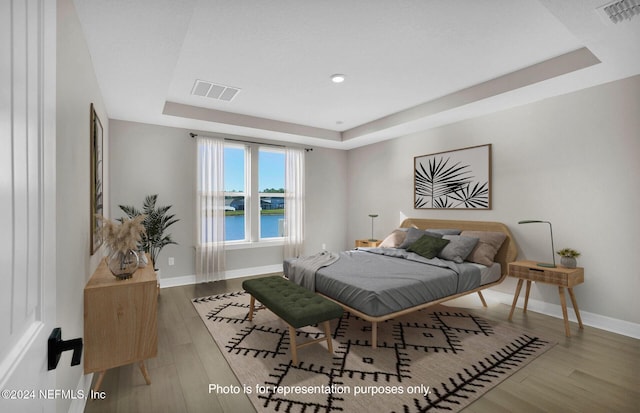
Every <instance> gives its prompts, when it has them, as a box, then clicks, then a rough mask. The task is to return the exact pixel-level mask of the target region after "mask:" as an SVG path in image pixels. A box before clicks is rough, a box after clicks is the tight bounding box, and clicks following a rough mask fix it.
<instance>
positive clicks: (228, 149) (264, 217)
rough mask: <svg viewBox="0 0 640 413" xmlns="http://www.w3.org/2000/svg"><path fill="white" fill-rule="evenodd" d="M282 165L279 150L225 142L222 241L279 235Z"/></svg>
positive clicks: (280, 230) (282, 160) (282, 154)
mask: <svg viewBox="0 0 640 413" xmlns="http://www.w3.org/2000/svg"><path fill="white" fill-rule="evenodd" d="M284 165H285V154H284V150H282V149H279V148H272V147H265V146H259V145H257V144H247V145H238V144H227V143H225V149H224V192H225V237H224V239H225V241H228V242H234V241H236V242H242V241H245V242H256V241H260V240H269V239H270V240H274V239H278V238H282V236H283V229H284V208H285V203H284V195H285V194H284V186H285V185H284V172H285V171H284Z"/></svg>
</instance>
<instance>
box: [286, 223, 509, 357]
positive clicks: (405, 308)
mask: <svg viewBox="0 0 640 413" xmlns="http://www.w3.org/2000/svg"><path fill="white" fill-rule="evenodd" d="M438 239H440V241H438ZM443 239H446V240H447V241H442V240H443ZM473 240H477V241H475V242H474V241H473ZM463 243H466V245H465V246H464V247H463V248H462V247H461V245H462V244H463ZM470 243H472V244H473V245H471V247H470ZM432 244H437V246H435V247H434V246H433V245H432ZM442 244H445V246H444V247H441V245H442ZM433 248H435V250H438V253H437V255H435V256H434V255H433V253H434V251H435V250H434V249H433ZM460 248H462V250H464V251H462V252H461V250H460ZM492 248H493V249H492ZM425 251H426V253H425ZM452 251H453V252H452ZM456 254H457V255H456ZM516 255H517V248H516V245H515V242H514V240H513V237H512V235H511V232H510V231H509V229H508V228H507V226H506V225H504V224H502V223H499V222H486V221H458V220H434V219H421V218H408V219H406V220H404V221H403V222H402V224H401V225H400V227H399V228H398V229H396V230H394V231H393V232H392V233H391V234H389V236H388V237H386V238H385V240H384V242H383V244H382V245H381V247H380V248H357V249H355V250H350V251H343V252H340V253H326V252H323V253H320V254H318V255H316V256H313V257H305V258H298V259H290V260H285V262H284V273H285V276H287V277H288V278H289V279H290V280H292V281H293V282H296V283H298V284H300V285H303V286H305V287H307V288H309V289H311V290H314V291H315V292H316V293H318V294H320V295H322V296H324V297H326V298H328V299H330V300H332V301H335V302H336V303H338V304H339V305H340V306H342V307H343V308H344V309H345V310H346V311H348V312H350V313H352V314H354V315H356V316H358V317H360V318H362V319H364V320H366V321H369V322H371V345H372V347H376V341H377V324H378V323H379V322H382V321H385V320H388V319H391V318H395V317H398V316H401V315H403V314H408V313H411V312H414V311H418V310H420V309H423V308H426V307H429V306H432V305H435V304H438V303H442V302H445V301H448V300H451V299H454V298H457V297H461V296H464V295H467V294H473V293H477V294H478V296H479V298H480V300H481V302H482V304H483V305H484V306H486V302H485V300H484V297H483V296H482V290H484V289H486V288H491V287H493V286H495V285H498V284H500V283H501V282H502V281H503V280H504V278H505V277H506V272H507V263H508V262H510V261H514V260H515V258H516Z"/></svg>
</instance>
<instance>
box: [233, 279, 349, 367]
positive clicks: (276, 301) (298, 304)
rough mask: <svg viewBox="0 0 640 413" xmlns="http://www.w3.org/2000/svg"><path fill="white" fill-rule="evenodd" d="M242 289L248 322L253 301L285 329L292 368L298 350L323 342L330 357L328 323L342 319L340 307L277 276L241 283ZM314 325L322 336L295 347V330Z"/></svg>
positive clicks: (250, 317)
mask: <svg viewBox="0 0 640 413" xmlns="http://www.w3.org/2000/svg"><path fill="white" fill-rule="evenodd" d="M242 288H243V289H244V290H245V291H247V292H248V293H249V294H251V304H250V308H249V320H250V321H251V320H253V313H254V311H255V310H256V309H255V301H256V300H258V301H260V302H261V303H262V305H263V307H262V308H268V309H269V310H271V311H272V312H273V313H274V314H276V315H277V316H278V317H280V318H281V319H282V320H284V322H286V323H287V324H288V325H289V339H290V340H291V359H292V360H293V363H294V364H298V349H299V348H301V347H304V346H307V345H309V344H314V343H318V342H320V341H324V340H326V341H327V346H328V348H329V352H330V353H333V347H332V345H331V330H330V327H329V320H332V319H334V318H338V317H341V316H342V307H340V306H339V305H338V304H336V303H334V302H332V301H329V300H327V299H326V298H323V297H320V296H319V295H318V294H316V293H314V292H312V291H310V290H307V289H306V288H304V287H301V286H299V285H298V284H295V283H293V282H291V281H289V280H287V279H286V278H284V277H281V276H277V275H276V276H271V277H263V278H254V279H252V280H245V281H243V283H242ZM259 309H260V308H259ZM316 323H323V324H324V335H325V336H324V337H322V338H319V339H317V340H311V341H307V342H305V343H303V344H300V345H296V328H300V327H304V326H308V325H311V324H316Z"/></svg>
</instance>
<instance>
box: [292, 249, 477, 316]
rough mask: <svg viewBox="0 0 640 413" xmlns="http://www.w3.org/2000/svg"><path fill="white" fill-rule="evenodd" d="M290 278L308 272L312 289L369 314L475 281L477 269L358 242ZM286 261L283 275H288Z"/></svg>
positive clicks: (463, 288)
mask: <svg viewBox="0 0 640 413" xmlns="http://www.w3.org/2000/svg"><path fill="white" fill-rule="evenodd" d="M338 256H339V259H337V260H335V262H333V263H332V264H330V265H326V266H322V267H320V268H318V269H317V270H316V271H315V276H314V274H312V273H311V272H309V271H306V272H305V274H304V276H303V277H302V278H301V277H300V276H299V274H297V275H296V276H295V277H296V280H295V282H297V283H298V284H300V285H305V284H306V285H309V284H310V283H311V282H310V281H308V280H306V279H303V278H309V277H313V278H315V280H314V281H313V284H315V290H316V291H317V292H319V293H322V294H324V295H326V296H328V297H331V298H333V299H335V300H337V301H339V302H342V303H344V304H346V305H348V306H350V307H352V308H354V309H356V310H359V311H361V312H363V313H365V314H368V315H371V316H382V315H386V314H390V313H393V312H396V311H400V310H404V309H406V308H410V307H414V306H416V305H420V304H423V303H427V302H430V301H433V300H437V299H440V298H443V297H447V296H450V295H453V294H457V293H460V292H463V291H468V290H471V289H474V288H477V287H478V286H480V270H479V269H478V268H477V267H475V266H473V265H470V264H465V263H462V264H456V263H454V262H452V261H447V260H441V259H439V258H434V259H431V260H429V259H425V258H423V257H421V256H419V255H417V254H414V253H411V252H407V251H406V250H403V249H395V248H360V249H357V250H351V251H345V252H340V253H339V254H338ZM288 264H291V263H290V262H289V263H287V262H286V261H285V266H284V268H285V275H287V276H288V277H289V278H290V279H291V277H290V274H293V272H292V271H291V265H288Z"/></svg>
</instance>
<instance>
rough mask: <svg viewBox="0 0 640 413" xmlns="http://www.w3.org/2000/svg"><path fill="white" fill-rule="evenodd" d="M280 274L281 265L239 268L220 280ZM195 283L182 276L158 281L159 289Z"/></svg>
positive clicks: (227, 272) (194, 278)
mask: <svg viewBox="0 0 640 413" xmlns="http://www.w3.org/2000/svg"><path fill="white" fill-rule="evenodd" d="M275 272H282V264H274V265H263V266H261V267H251V268H241V269H238V270H227V271H225V272H224V275H223V277H222V279H225V280H230V279H233V278H242V277H251V276H253V275H261V274H272V273H275ZM195 283H196V276H195V275H183V276H181V277H170V278H161V279H160V288H169V287H179V286H182V285H191V284H195Z"/></svg>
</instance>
